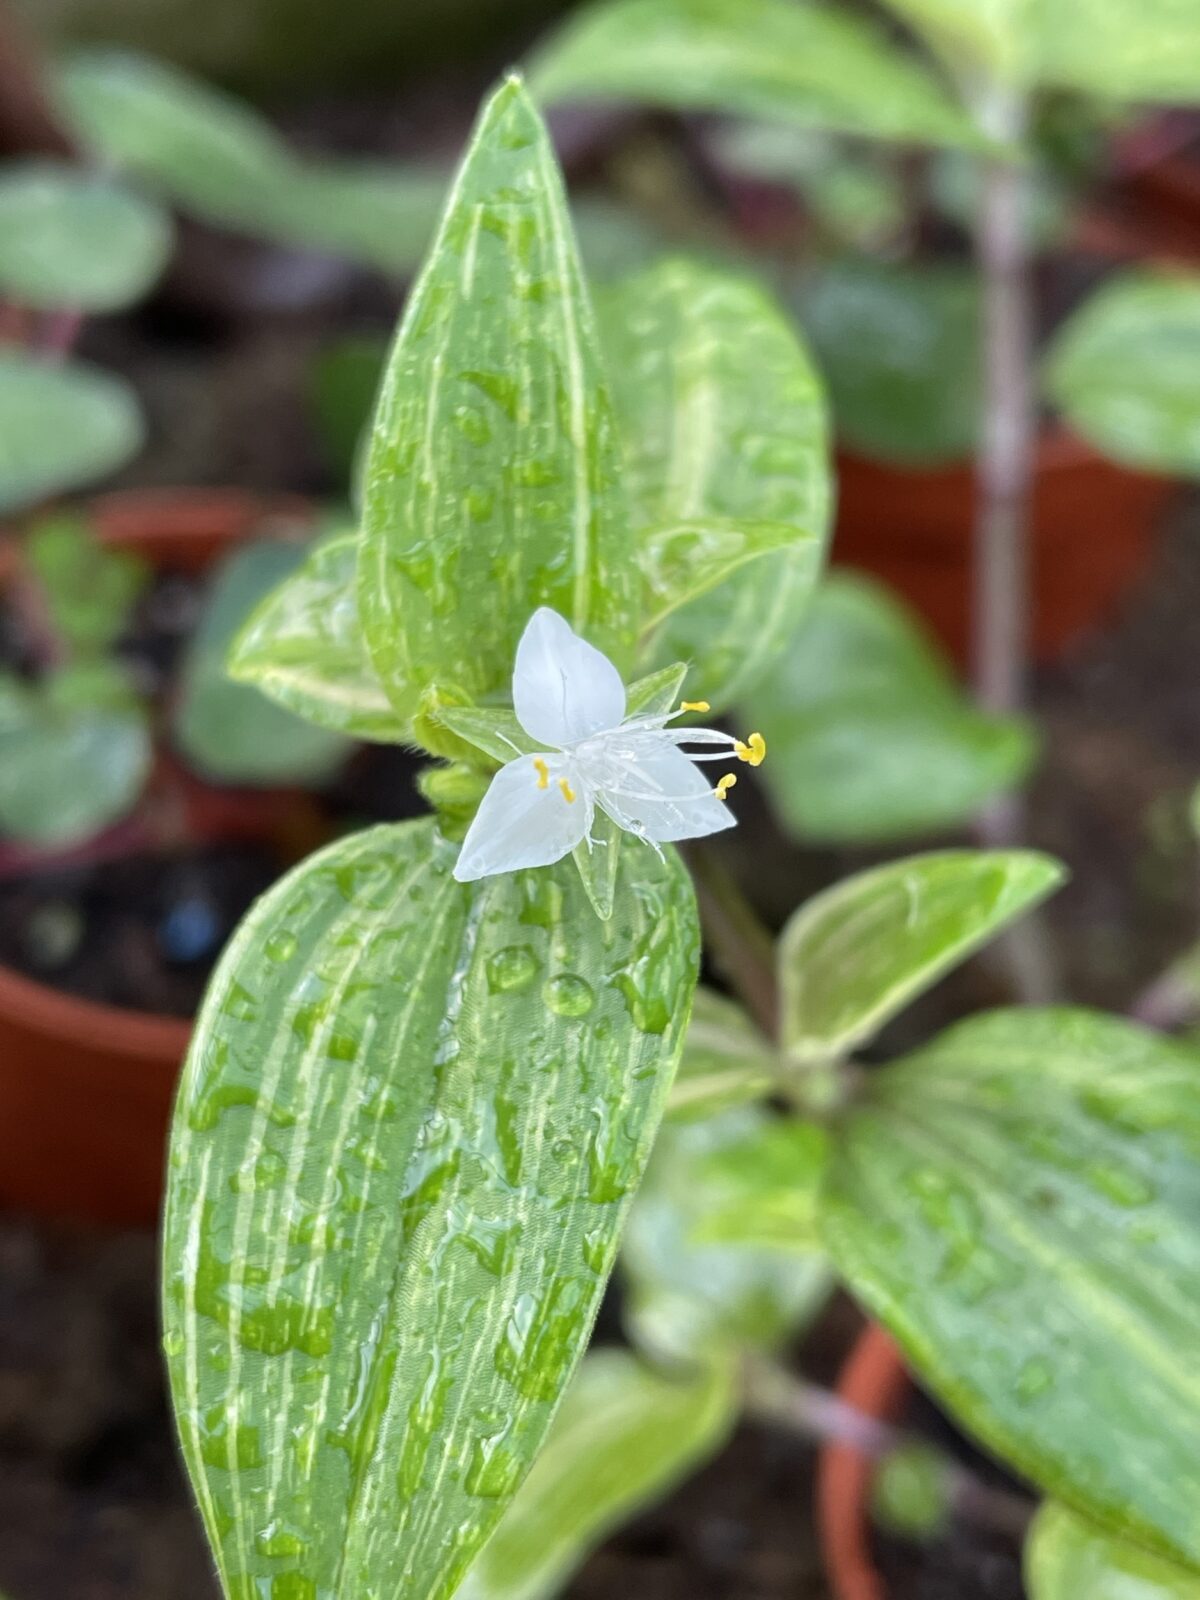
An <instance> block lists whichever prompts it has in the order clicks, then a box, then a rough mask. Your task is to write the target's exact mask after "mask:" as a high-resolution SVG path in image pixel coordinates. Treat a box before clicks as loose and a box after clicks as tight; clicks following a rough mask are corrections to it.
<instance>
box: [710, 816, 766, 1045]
mask: <svg viewBox="0 0 1200 1600" xmlns="http://www.w3.org/2000/svg"><path fill="white" fill-rule="evenodd" d="M687 858H688V862H689V864H690V866H691V869H692V877H693V879H694V880H695V884H696V899H697V902H698V903H699V907H700V921H701V923H702V925H703V927H704V932H705V935H706V936H707V938H708V941H709V943H710V944H711V946H712V953H713V957H714V959H715V961H716V964H717V966H718V967H719V968H720V970H721V973H722V975H723V976H724V977H725V978H726V979H728V981H729V983H730V985H731V987H732V988H733V990H734V992H735V993H736V994H737V996H738V997H739V999H740V1000H741V1001H742V1003H743V1005H744V1006H745V1007H746V1010H747V1011H748V1012H749V1013H750V1015H751V1016H752V1017H753V1018H754V1020H755V1021H756V1022H757V1023H758V1025H759V1027H760V1028H761V1029H762V1031H763V1033H764V1034H765V1035H766V1036H767V1038H768V1039H776V1038H778V1036H779V988H778V985H777V983H776V981H775V953H774V948H773V946H772V943H771V936H770V934H769V933H768V932H767V930H766V929H765V928H764V927H763V925H762V923H761V922H760V921H759V919H758V917H757V916H756V915H755V913H754V910H753V908H752V907H751V906H750V904H749V902H748V901H747V900H746V898H745V896H744V895H743V894H742V892H741V890H740V889H739V888H738V886H737V884H736V883H735V882H734V881H733V878H732V877H731V876H730V875H729V873H728V872H727V871H726V870H725V868H724V867H723V866H722V865H721V863H720V862H719V861H718V860H717V858H716V856H715V855H714V854H713V853H712V851H711V850H709V849H707V848H706V847H705V846H704V845H696V846H693V847H692V848H691V849H690V850H688V852H687Z"/></svg>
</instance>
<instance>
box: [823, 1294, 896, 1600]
mask: <svg viewBox="0 0 1200 1600" xmlns="http://www.w3.org/2000/svg"><path fill="white" fill-rule="evenodd" d="M910 1383H911V1379H910V1378H909V1375H908V1369H907V1367H906V1366H905V1364H904V1358H903V1357H902V1356H901V1354H900V1350H899V1348H898V1346H897V1345H896V1343H895V1341H894V1340H893V1338H892V1336H891V1334H889V1333H888V1332H887V1331H886V1330H885V1329H884V1328H881V1327H880V1326H879V1324H878V1323H875V1322H871V1323H868V1324H867V1326H866V1328H864V1330H863V1331H862V1333H861V1334H859V1336H858V1338H857V1339H856V1340H855V1342H854V1345H853V1347H852V1348H851V1351H850V1354H849V1355H848V1356H847V1358H846V1361H845V1363H844V1365H843V1366H842V1369H841V1371H840V1373H839V1374H838V1381H837V1385H836V1389H837V1394H838V1396H839V1397H840V1398H841V1399H842V1400H844V1401H845V1402H846V1403H847V1404H848V1405H852V1406H853V1407H854V1408H855V1410H857V1411H862V1412H865V1413H866V1415H867V1416H869V1417H873V1418H875V1419H876V1420H877V1421H879V1422H890V1421H891V1420H892V1419H893V1418H894V1417H895V1414H896V1412H897V1411H898V1410H899V1408H900V1406H901V1404H902V1402H903V1399H904V1395H905V1392H906V1391H907V1389H908V1388H909V1385H910ZM874 1465H875V1464H874V1462H873V1461H872V1459H871V1458H870V1456H868V1455H865V1454H863V1453H862V1452H861V1451H859V1450H856V1449H855V1448H854V1446H853V1445H850V1444H846V1443H843V1442H836V1443H833V1442H831V1443H829V1444H826V1445H824V1446H823V1447H822V1449H821V1451H820V1453H819V1455H818V1458H817V1536H818V1540H819V1542H820V1547H821V1555H822V1559H823V1561H824V1564H825V1571H826V1574H827V1576H828V1578H829V1583H830V1586H831V1588H832V1590H833V1593H834V1595H835V1597H836V1600H888V1597H887V1589H886V1587H885V1586H884V1582H883V1579H882V1577H881V1576H880V1574H879V1571H878V1569H877V1568H876V1566H875V1561H874V1557H873V1556H872V1553H871V1527H870V1516H869V1512H868V1496H869V1494H870V1489H871V1479H872V1477H873V1475H874Z"/></svg>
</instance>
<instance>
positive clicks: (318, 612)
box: [227, 533, 412, 743]
mask: <svg viewBox="0 0 1200 1600" xmlns="http://www.w3.org/2000/svg"><path fill="white" fill-rule="evenodd" d="M357 569H358V535H357V534H356V533H343V534H339V535H337V536H336V537H334V538H332V539H327V540H325V541H323V542H322V543H321V544H319V545H318V546H317V547H316V549H314V550H313V551H311V552H310V554H309V555H308V557H307V559H306V560H305V562H304V564H303V566H301V567H299V568H297V570H296V571H295V572H292V573H291V574H289V576H288V577H286V578H285V579H284V580H283V582H282V583H281V584H279V586H278V587H277V588H275V589H273V590H272V591H271V593H270V594H269V595H268V596H267V597H266V599H265V600H263V601H262V603H261V604H260V605H259V606H258V607H257V609H256V610H255V611H254V612H253V613H252V614H251V616H250V618H249V620H248V621H247V622H246V623H245V625H244V626H243V628H242V630H241V632H240V633H239V634H238V636H237V638H236V639H235V640H234V641H233V646H232V649H231V650H230V654H229V659H228V662H227V667H228V671H229V675H230V677H232V678H235V679H236V680H237V681H238V682H239V683H252V684H253V685H254V686H255V688H257V689H261V690H262V692H263V693H264V694H266V695H269V696H270V697H271V699H272V700H276V701H278V703H279V704H280V705H281V706H284V707H286V708H287V710H289V711H294V712H295V713H296V715H297V716H301V717H306V718H307V719H308V721H309V722H315V723H317V724H318V726H320V727H322V728H333V729H336V730H337V731H338V732H339V733H349V734H353V735H354V736H355V737H356V738H359V739H378V740H381V741H383V742H385V743H386V742H402V741H404V740H406V739H411V737H412V733H411V729H410V724H409V719H406V718H405V717H403V716H402V715H401V713H400V712H399V711H397V710H396V708H395V707H394V706H393V704H392V702H391V700H389V699H388V697H387V695H386V694H385V693H384V691H383V685H382V684H381V683H380V681H379V677H378V675H377V673H376V671H375V668H374V667H373V666H372V664H371V658H370V656H369V654H368V653H367V647H366V643H365V641H364V639H363V636H362V626H361V623H360V622H359V616H358V590H357Z"/></svg>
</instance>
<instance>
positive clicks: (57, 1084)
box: [0, 490, 310, 1224]
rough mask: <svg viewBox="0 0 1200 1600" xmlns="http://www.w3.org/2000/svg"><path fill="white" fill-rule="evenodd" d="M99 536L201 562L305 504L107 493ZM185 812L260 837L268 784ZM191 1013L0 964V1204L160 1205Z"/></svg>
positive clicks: (82, 1208) (126, 1209)
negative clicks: (83, 990) (181, 1014)
mask: <svg viewBox="0 0 1200 1600" xmlns="http://www.w3.org/2000/svg"><path fill="white" fill-rule="evenodd" d="M90 514H91V519H92V522H93V524H94V526H95V527H96V528H97V529H98V531H99V534H100V537H101V538H102V539H104V540H105V541H106V542H108V543H111V544H113V545H116V546H119V547H122V548H125V549H129V550H135V551H137V552H138V553H139V554H140V555H142V556H144V557H145V558H146V559H147V560H148V561H150V562H152V563H153V564H154V565H155V566H157V567H159V568H161V569H163V570H166V569H175V570H184V571H193V572H194V571H197V570H200V569H202V568H204V567H205V566H206V565H207V564H208V563H209V562H210V561H212V560H213V559H214V557H216V556H217V555H219V554H220V553H221V552H222V551H223V550H225V549H228V548H229V547H230V546H231V545H234V544H236V543H238V542H239V541H241V540H243V539H245V538H246V537H248V535H249V534H251V533H252V532H259V531H262V530H263V529H264V527H266V526H268V525H269V524H270V522H271V521H272V520H273V519H274V518H275V517H277V516H278V517H279V518H286V519H287V520H288V521H290V522H292V523H293V524H294V523H295V521H296V519H297V517H298V516H301V517H305V518H307V517H309V515H310V513H309V512H308V510H307V508H306V507H305V505H304V502H302V501H297V500H294V499H291V498H289V497H282V496H273V497H272V496H261V495H255V494H249V493H243V492H242V491H240V490H182V491H176V490H148V491H138V492H135V493H128V494H112V495H105V496H103V497H101V498H100V499H98V500H96V501H95V502H94V503H93V504H92V506H91V508H90ZM182 796H183V804H184V806H185V809H186V811H187V814H188V816H189V817H202V818H203V820H204V823H205V824H206V825H207V826H209V831H210V832H213V831H215V832H219V833H220V834H221V835H222V836H223V837H240V838H246V837H250V836H257V837H262V836H263V834H264V831H265V832H269V831H270V829H271V827H272V826H273V825H274V822H275V820H277V818H278V815H279V812H278V807H277V806H276V805H275V804H274V802H273V797H271V796H269V795H253V796H250V795H247V796H244V797H239V795H238V794H237V792H236V791H230V792H224V793H222V792H218V791H207V792H206V791H205V790H204V789H203V786H196V785H192V786H191V787H188V786H186V785H185V786H184V788H183V790H182ZM190 1033H191V1024H190V1023H189V1022H186V1021H181V1020H180V1019H178V1018H176V1017H158V1016H150V1015H147V1014H143V1013H140V1012H133V1011H124V1010H120V1009H118V1008H116V1007H113V1006H106V1005H97V1004H95V1003H93V1002H92V1001H88V1000H80V999H77V998H76V997H74V996H73V995H67V994H62V993H60V992H59V991H58V990H55V989H52V988H50V987H48V986H47V985H45V984H42V983H37V982H34V981H33V980H31V979H29V978H26V977H23V976H22V975H20V974H19V973H16V972H12V971H10V970H8V969H6V968H3V967H0V1207H4V1208H11V1209H19V1210H25V1211H35V1212H39V1213H41V1214H43V1215H48V1216H60V1217H64V1216H65V1217H73V1218H77V1219H86V1220H91V1221H96V1222H104V1223H111V1224H148V1223H152V1222H153V1221H154V1219H155V1217H156V1216H157V1212H158V1204H159V1197H160V1194H161V1190H162V1176H163V1150H164V1142H165V1135H166V1128H167V1121H168V1118H169V1115H170V1109H171V1099H172V1095H173V1093H174V1088H175V1080H176V1077H177V1076H178V1072H179V1065H180V1062H181V1061H182V1059H183V1055H184V1052H185V1051H186V1049H187V1044H188V1038H189V1036H190Z"/></svg>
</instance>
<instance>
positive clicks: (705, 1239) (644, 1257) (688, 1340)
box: [621, 1106, 829, 1361]
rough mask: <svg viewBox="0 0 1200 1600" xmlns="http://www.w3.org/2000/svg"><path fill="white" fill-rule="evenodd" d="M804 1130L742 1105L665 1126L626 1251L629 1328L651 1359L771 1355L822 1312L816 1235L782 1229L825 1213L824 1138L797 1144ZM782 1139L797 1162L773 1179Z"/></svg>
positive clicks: (821, 1262) (808, 1135)
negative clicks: (786, 1222) (819, 1197)
mask: <svg viewBox="0 0 1200 1600" xmlns="http://www.w3.org/2000/svg"><path fill="white" fill-rule="evenodd" d="M798 1126H799V1125H798V1124H793V1125H792V1128H791V1129H789V1128H788V1127H787V1126H786V1125H783V1126H782V1127H781V1123H780V1121H779V1119H777V1118H775V1117H771V1116H768V1115H767V1114H766V1113H765V1112H763V1111H761V1110H759V1109H758V1108H756V1107H750V1106H743V1107H741V1108H739V1109H737V1110H733V1111H726V1112H724V1113H722V1114H720V1115H718V1116H713V1117H710V1118H708V1119H707V1120H706V1121H704V1122H692V1123H685V1124H680V1123H676V1122H670V1123H667V1124H666V1125H665V1126H664V1127H663V1129H662V1131H661V1133H660V1134H659V1137H658V1143H657V1144H656V1145H655V1147H654V1157H653V1160H652V1161H651V1163H650V1170H649V1171H648V1173H647V1174H646V1180H645V1182H644V1183H643V1185H642V1187H641V1189H640V1190H639V1191H638V1196H637V1199H636V1200H635V1201H634V1204H633V1209H632V1211H631V1212H630V1215H629V1222H628V1225H627V1226H626V1229H625V1236H624V1238H623V1240H622V1242H621V1268H622V1272H623V1275H624V1279H625V1288H626V1297H625V1315H626V1322H627V1325H628V1328H629V1333H630V1337H631V1338H632V1339H633V1341H634V1343H635V1344H637V1345H638V1346H639V1347H640V1348H642V1349H643V1350H645V1351H646V1353H647V1354H648V1355H649V1356H650V1357H651V1359H657V1360H664V1359H665V1360H668V1361H694V1360H697V1359H709V1358H711V1356H712V1354H713V1353H714V1352H718V1353H722V1354H728V1353H729V1352H730V1351H731V1350H732V1351H740V1350H745V1349H756V1350H761V1349H766V1350H770V1349H773V1348H775V1347H777V1346H778V1345H781V1344H782V1343H783V1342H784V1341H785V1340H786V1339H788V1338H789V1337H790V1336H791V1335H793V1334H794V1333H795V1332H797V1331H798V1329H799V1328H800V1327H801V1326H803V1325H804V1324H805V1323H806V1322H807V1321H808V1319H809V1318H810V1317H811V1316H812V1315H813V1314H814V1313H815V1312H816V1311H817V1310H818V1309H819V1308H820V1306H821V1304H822V1303H823V1301H824V1299H825V1296H826V1294H827V1292H828V1289H829V1269H828V1265H827V1263H826V1260H825V1256H824V1254H823V1252H822V1251H821V1250H820V1249H819V1248H818V1246H817V1243H816V1240H815V1238H814V1236H813V1233H812V1229H811V1225H808V1226H807V1227H806V1226H804V1225H802V1224H800V1223H798V1224H797V1226H796V1227H795V1228H794V1229H793V1230H792V1231H791V1232H788V1233H787V1234H786V1237H785V1238H781V1231H780V1227H779V1226H778V1223H779V1219H780V1217H781V1216H782V1217H788V1216H790V1217H792V1218H793V1219H795V1218H799V1217H800V1216H801V1213H802V1211H803V1210H805V1209H806V1210H807V1213H808V1214H810V1215H811V1214H814V1213H815V1203H816V1191H817V1185H818V1182H819V1180H820V1173H821V1167H822V1163H823V1160H824V1154H825V1144H824V1140H823V1139H822V1138H821V1137H820V1134H819V1130H816V1129H807V1130H806V1131H805V1132H804V1133H803V1134H802V1135H799V1136H797V1137H792V1138H789V1133H791V1132H792V1130H793V1129H795V1128H796V1127H798ZM781 1137H782V1140H783V1142H784V1144H787V1145H790V1150H789V1151H788V1155H789V1159H788V1161H787V1162H786V1163H781V1162H780V1161H778V1160H771V1161H769V1162H766V1163H765V1166H766V1168H767V1171H766V1172H764V1171H763V1170H762V1169H763V1167H764V1152H768V1151H770V1152H773V1153H774V1154H775V1155H778V1154H779V1153H780V1141H781ZM785 1165H786V1170H783V1169H784V1167H785ZM752 1205H754V1206H755V1207H756V1208H755V1209H751V1207H752ZM739 1211H740V1215H739ZM714 1234H715V1237H714Z"/></svg>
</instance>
